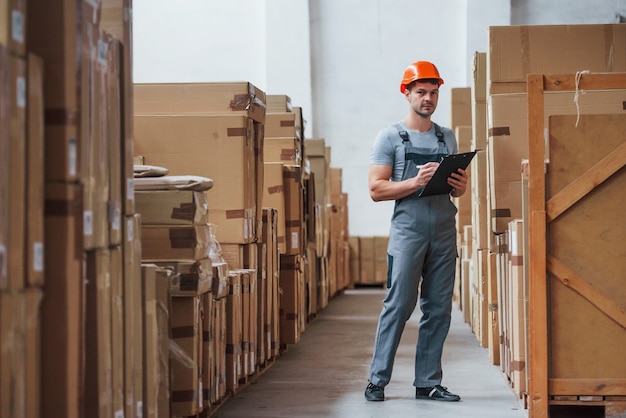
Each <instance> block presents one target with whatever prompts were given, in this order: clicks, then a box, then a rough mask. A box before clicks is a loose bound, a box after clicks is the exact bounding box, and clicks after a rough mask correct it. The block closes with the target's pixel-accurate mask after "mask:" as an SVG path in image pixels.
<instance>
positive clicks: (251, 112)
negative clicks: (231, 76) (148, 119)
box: [133, 82, 267, 123]
mask: <svg viewBox="0 0 626 418" xmlns="http://www.w3.org/2000/svg"><path fill="white" fill-rule="evenodd" d="M133 89H134V91H133V95H134V114H135V115H148V114H152V115H154V114H170V115H177V114H178V115H180V114H190V113H206V114H233V115H241V116H245V117H249V118H251V119H253V120H255V121H257V122H260V123H264V122H265V114H266V107H267V105H266V103H267V98H266V94H265V92H264V91H263V90H261V89H259V88H258V87H256V86H254V85H253V84H252V83H249V82H234V83H228V82H214V83H161V84H148V83H145V84H144V83H136V84H134V86H133Z"/></svg>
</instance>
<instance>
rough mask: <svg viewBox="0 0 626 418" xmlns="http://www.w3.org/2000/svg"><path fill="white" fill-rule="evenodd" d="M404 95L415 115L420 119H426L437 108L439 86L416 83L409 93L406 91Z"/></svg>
mask: <svg viewBox="0 0 626 418" xmlns="http://www.w3.org/2000/svg"><path fill="white" fill-rule="evenodd" d="M404 94H405V96H406V99H407V100H408V101H409V103H410V104H411V108H412V109H413V111H414V112H415V113H417V114H418V115H420V116H422V117H428V116H430V115H432V114H433V112H434V111H435V109H436V108H437V102H438V100H439V86H438V85H436V84H431V83H423V82H421V81H417V82H416V83H415V85H414V86H413V88H411V90H410V91H409V90H408V89H407V90H406V91H405V92H404Z"/></svg>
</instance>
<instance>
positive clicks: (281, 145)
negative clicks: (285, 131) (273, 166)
mask: <svg viewBox="0 0 626 418" xmlns="http://www.w3.org/2000/svg"><path fill="white" fill-rule="evenodd" d="M301 150H302V143H301V141H300V139H298V138H295V137H290V138H273V137H265V144H264V147H263V155H264V158H265V162H266V163H272V162H282V163H285V164H291V165H302V152H301Z"/></svg>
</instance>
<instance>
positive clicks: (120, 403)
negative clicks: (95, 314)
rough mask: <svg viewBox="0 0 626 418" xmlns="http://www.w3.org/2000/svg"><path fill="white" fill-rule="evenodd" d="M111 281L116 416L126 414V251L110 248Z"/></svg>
mask: <svg viewBox="0 0 626 418" xmlns="http://www.w3.org/2000/svg"><path fill="white" fill-rule="evenodd" d="M109 252H110V255H111V259H110V281H111V390H112V394H113V399H112V405H113V414H114V416H121V415H122V414H124V251H123V248H122V246H121V245H116V246H113V247H110V248H109Z"/></svg>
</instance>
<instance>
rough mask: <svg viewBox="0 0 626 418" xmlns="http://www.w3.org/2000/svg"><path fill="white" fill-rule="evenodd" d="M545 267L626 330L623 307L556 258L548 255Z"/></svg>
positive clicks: (625, 311)
mask: <svg viewBox="0 0 626 418" xmlns="http://www.w3.org/2000/svg"><path fill="white" fill-rule="evenodd" d="M547 265H548V270H549V271H550V272H551V273H552V274H554V276H555V277H556V278H558V279H559V281H560V282H561V283H563V284H564V285H565V286H567V287H569V288H570V289H572V290H574V291H575V292H576V293H578V294H579V295H580V296H582V297H584V298H585V299H587V300H588V301H589V302H591V303H592V304H593V305H594V306H595V307H596V308H598V309H599V310H601V311H602V312H604V313H605V314H606V316H608V317H609V318H611V319H612V320H613V321H615V322H617V323H618V324H619V325H621V326H622V327H623V328H625V329H626V310H625V309H624V307H623V306H619V305H618V304H617V303H615V301H614V300H613V299H612V298H611V297H610V295H605V294H603V293H602V292H600V291H598V290H597V289H596V288H595V287H594V286H593V284H591V283H589V282H588V281H586V280H585V279H583V278H582V277H579V276H578V275H577V274H576V273H575V272H573V271H572V270H570V269H569V268H568V267H567V266H566V265H565V264H563V263H561V262H560V261H559V260H558V259H557V258H556V257H552V256H550V255H548V258H547ZM624 393H626V392H624Z"/></svg>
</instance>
